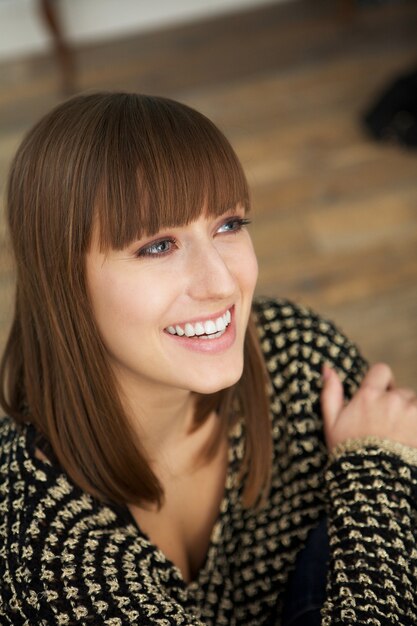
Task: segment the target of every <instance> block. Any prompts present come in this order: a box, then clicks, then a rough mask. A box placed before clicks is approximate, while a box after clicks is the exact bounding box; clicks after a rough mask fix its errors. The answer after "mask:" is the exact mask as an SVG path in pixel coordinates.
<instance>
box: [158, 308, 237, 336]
mask: <svg viewBox="0 0 417 626" xmlns="http://www.w3.org/2000/svg"><path fill="white" fill-rule="evenodd" d="M231 321H232V315H231V313H230V310H229V311H226V313H225V314H224V315H222V316H221V317H218V318H217V319H216V320H215V321H214V320H207V321H206V322H196V323H195V324H191V322H187V323H186V324H185V326H184V327H182V326H180V325H179V324H176V325H175V326H167V328H166V330H167V332H168V333H169V334H170V335H178V336H179V337H182V336H183V335H186V336H187V337H194V336H195V335H197V337H200V338H201V339H208V338H210V339H215V338H216V337H220V336H221V335H222V334H223V333H224V331H225V330H226V328H227V326H228V325H229V324H230V322H231Z"/></svg>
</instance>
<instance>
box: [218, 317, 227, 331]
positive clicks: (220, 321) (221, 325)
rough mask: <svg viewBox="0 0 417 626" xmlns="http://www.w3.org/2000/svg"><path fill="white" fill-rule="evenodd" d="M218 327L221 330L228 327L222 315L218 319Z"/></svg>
mask: <svg viewBox="0 0 417 626" xmlns="http://www.w3.org/2000/svg"><path fill="white" fill-rule="evenodd" d="M216 328H217V330H218V331H219V332H220V331H222V330H224V329H225V328H226V323H225V321H224V319H223V318H222V317H218V318H217V319H216Z"/></svg>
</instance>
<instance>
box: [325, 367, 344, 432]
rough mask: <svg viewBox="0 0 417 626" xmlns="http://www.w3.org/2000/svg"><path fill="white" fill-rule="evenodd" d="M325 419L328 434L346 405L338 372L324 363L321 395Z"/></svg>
mask: <svg viewBox="0 0 417 626" xmlns="http://www.w3.org/2000/svg"><path fill="white" fill-rule="evenodd" d="M320 401H321V410H322V413H323V420H324V433H325V436H326V439H327V440H329V437H328V434H329V432H330V431H331V429H332V428H333V426H334V424H335V423H336V420H337V418H338V417H339V415H340V412H341V410H342V409H343V407H344V394H343V385H342V383H341V381H340V378H339V377H338V375H337V374H336V372H335V371H334V370H333V369H332V368H331V367H329V366H328V365H323V389H322V392H321V396H320Z"/></svg>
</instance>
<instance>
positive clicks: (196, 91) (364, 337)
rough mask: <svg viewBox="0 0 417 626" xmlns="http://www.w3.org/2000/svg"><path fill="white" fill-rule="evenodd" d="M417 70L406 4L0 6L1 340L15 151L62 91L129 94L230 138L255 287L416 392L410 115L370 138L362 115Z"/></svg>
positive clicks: (92, 2)
mask: <svg viewBox="0 0 417 626" xmlns="http://www.w3.org/2000/svg"><path fill="white" fill-rule="evenodd" d="M416 68H417V1H416V0H385V1H382V0H380V1H379V2H377V1H376V0H374V1H371V0H367V1H366V0H362V1H360V0H280V1H279V0H275V1H271V0H269V1H267V0H176V2H172V1H171V0H153V1H151V0H140V1H139V0H118V1H116V0H0V194H1V204H0V350H1V349H2V347H3V346H4V342H5V340H6V336H7V331H8V328H9V324H10V318H11V314H12V306H13V304H12V303H13V289H14V272H13V263H12V260H11V256H10V250H9V247H8V242H7V234H6V230H5V225H4V219H3V212H4V191H5V182H6V176H7V170H8V166H9V164H10V160H11V158H12V156H13V154H14V151H15V150H16V148H17V146H18V144H19V142H20V140H21V138H22V137H23V135H24V133H25V132H26V131H27V130H28V129H29V128H30V127H31V126H32V125H33V123H34V122H35V121H36V120H37V119H38V118H39V117H40V116H41V115H42V114H43V113H45V112H47V111H48V110H49V109H50V108H51V107H52V106H54V105H55V104H57V103H58V102H60V101H62V100H63V99H65V98H66V97H68V95H71V94H72V93H77V92H79V91H85V90H97V89H122V90H124V89H126V90H132V91H139V92H143V93H149V94H158V95H165V96H168V97H172V98H175V99H178V100H180V101H183V102H185V103H187V104H189V105H191V106H193V107H195V108H197V109H198V110H200V111H202V112H203V113H205V114H206V115H208V116H209V117H210V118H211V119H212V120H213V121H214V122H215V123H216V124H217V125H218V126H219V127H220V128H221V129H222V130H223V131H224V132H225V133H226V135H227V136H228V138H229V139H230V140H231V142H232V144H233V145H234V147H235V149H236V151H237V153H238V155H239V157H240V159H241V160H242V163H243V165H244V167H245V170H246V172H247V175H248V178H249V181H250V184H251V188H252V196H253V224H252V226H251V232H252V235H253V239H254V243H255V248H256V251H257V254H258V257H259V263H260V279H259V285H258V293H260V294H264V295H272V296H283V297H287V298H290V299H293V300H296V301H298V302H301V303H303V304H306V305H308V306H311V307H313V308H315V309H316V310H318V311H319V312H320V313H322V314H323V315H324V316H327V317H330V318H332V319H333V320H335V321H336V322H337V324H338V325H339V327H341V328H342V329H343V330H344V331H345V332H346V333H347V334H348V335H349V336H350V337H351V338H352V339H353V340H354V341H356V342H357V343H358V344H359V345H360V347H361V349H362V351H363V353H364V354H365V356H366V357H367V358H368V359H369V360H370V361H377V360H385V361H388V362H389V363H390V364H391V365H392V366H393V368H394V371H395V373H396V377H397V381H398V383H399V384H401V385H409V386H413V387H414V388H417V149H416V147H413V145H412V141H411V142H404V141H402V139H403V137H401V136H400V135H401V133H400V132H399V131H401V132H402V131H407V132H408V131H409V130H410V129H411V130H412V124H413V118H412V116H411V114H410V111H409V110H408V109H407V107H406V106H405V105H403V103H402V102H400V103H399V104H398V103H397V108H396V113H395V115H396V117H395V119H396V124H397V131H398V132H396V131H395V129H394V130H393V129H392V127H391V128H388V129H385V131H382V132H381V133H380V136H381V138H380V139H379V140H375V138H374V137H373V136H372V135H371V134H370V132H369V128H368V129H366V128H365V126H364V123H363V117H364V114H365V113H367V112H368V113H369V111H370V110H372V109H373V107H374V105H375V104H378V103H379V102H381V97H383V96H384V94H385V92H386V90H387V87H389V86H390V85H391V84H392V82H393V81H395V80H396V79H397V78H398V77H399V76H402V75H403V74H404V73H408V72H413V71H414V70H415V69H416ZM413 94H414V97H415V98H416V97H417V87H416V89H415V91H414V92H413ZM413 94H412V95H413ZM408 95H409V92H408ZM415 128H417V126H416V127H415ZM407 144H409V145H407Z"/></svg>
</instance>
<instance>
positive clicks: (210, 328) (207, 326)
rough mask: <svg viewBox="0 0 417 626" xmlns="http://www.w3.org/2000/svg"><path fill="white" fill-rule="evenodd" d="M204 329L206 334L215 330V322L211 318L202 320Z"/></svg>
mask: <svg viewBox="0 0 417 626" xmlns="http://www.w3.org/2000/svg"><path fill="white" fill-rule="evenodd" d="M204 330H205V331H206V335H211V334H212V333H215V332H216V330H217V329H216V324H215V323H214V322H213V321H212V320H208V322H204Z"/></svg>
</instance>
